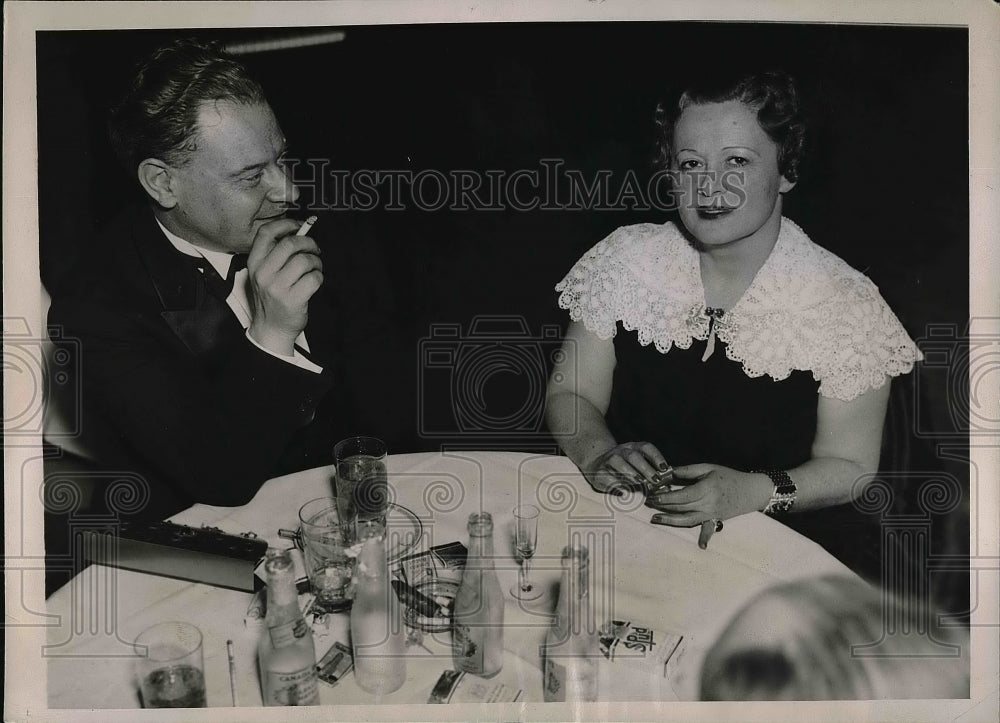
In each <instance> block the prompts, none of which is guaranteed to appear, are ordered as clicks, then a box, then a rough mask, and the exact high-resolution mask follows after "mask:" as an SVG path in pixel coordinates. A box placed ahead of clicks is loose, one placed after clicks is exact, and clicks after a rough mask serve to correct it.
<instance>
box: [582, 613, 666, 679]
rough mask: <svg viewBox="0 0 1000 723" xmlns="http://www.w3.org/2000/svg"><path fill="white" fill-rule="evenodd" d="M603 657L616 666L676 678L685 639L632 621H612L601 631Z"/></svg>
mask: <svg viewBox="0 0 1000 723" xmlns="http://www.w3.org/2000/svg"><path fill="white" fill-rule="evenodd" d="M599 637H600V641H601V654H602V655H604V657H605V658H607V659H608V660H609V661H611V662H613V663H616V664H617V663H621V664H624V665H630V666H634V667H636V668H639V669H642V670H643V671H645V672H647V673H649V674H652V675H656V676H662V677H664V678H669V677H672V673H673V671H674V669H675V668H676V667H677V663H678V660H679V659H680V658H681V657H682V655H683V653H684V636H683V635H678V634H676V633H668V632H664V631H662V630H657V629H655V628H651V627H647V626H644V625H642V624H640V623H636V622H632V621H631V620H610V621H608V622H607V623H605V624H604V625H603V626H602V627H601V630H600V636H599Z"/></svg>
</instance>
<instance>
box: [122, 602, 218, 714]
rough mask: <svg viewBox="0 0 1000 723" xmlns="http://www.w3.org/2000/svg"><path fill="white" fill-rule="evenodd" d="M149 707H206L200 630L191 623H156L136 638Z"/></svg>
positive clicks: (143, 700)
mask: <svg viewBox="0 0 1000 723" xmlns="http://www.w3.org/2000/svg"><path fill="white" fill-rule="evenodd" d="M135 652H136V653H137V654H138V655H139V656H140V657H139V662H138V666H139V685H140V688H141V690H142V704H143V706H144V707H146V708H205V707H206V703H205V667H204V661H203V658H202V650H201V631H200V630H198V628H197V627H195V626H194V625H191V624H190V623H181V622H168V623H157V624H156V625H153V626H152V627H150V628H147V629H146V630H143V631H142V632H141V633H140V634H139V637H137V638H136V639H135Z"/></svg>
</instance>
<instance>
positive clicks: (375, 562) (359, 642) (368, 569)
mask: <svg viewBox="0 0 1000 723" xmlns="http://www.w3.org/2000/svg"><path fill="white" fill-rule="evenodd" d="M382 530H383V531H382V533H381V534H369V535H368V536H367V537H365V538H364V543H363V546H362V548H361V554H360V555H358V573H357V582H356V584H355V588H354V606H353V607H352V608H351V643H352V645H353V646H354V680H355V681H356V682H357V684H358V685H359V686H360V687H361V688H362V689H363V690H365V691H367V692H369V693H372V694H374V695H388V694H389V693H392V692H394V691H396V690H399V688H400V687H402V685H403V683H405V682H406V658H405V657H404V656H405V655H406V633H405V631H404V630H403V617H402V612H401V610H400V606H399V600H398V599H397V598H396V594H395V593H394V592H392V590H391V589H390V587H389V564H388V561H387V559H386V552H385V533H384V528H382Z"/></svg>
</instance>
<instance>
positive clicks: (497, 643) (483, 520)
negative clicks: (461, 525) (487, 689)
mask: <svg viewBox="0 0 1000 723" xmlns="http://www.w3.org/2000/svg"><path fill="white" fill-rule="evenodd" d="M452 623H453V626H452V634H451V639H452V656H453V657H454V660H455V669H456V670H460V671H462V672H465V673H472V674H473V675H479V676H481V677H483V678H490V677H492V676H494V675H496V674H497V673H499V672H500V669H501V668H502V667H503V593H501V592H500V580H499V579H498V578H497V572H496V570H495V569H494V567H493V518H492V517H491V516H490V514H489V513H488V512H481V513H479V514H473V515H469V555H468V558H467V559H466V561H465V571H464V572H463V573H462V584H461V585H459V587H458V593H457V594H456V596H455V611H454V613H453V614H452Z"/></svg>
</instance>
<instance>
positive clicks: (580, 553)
mask: <svg viewBox="0 0 1000 723" xmlns="http://www.w3.org/2000/svg"><path fill="white" fill-rule="evenodd" d="M589 558H590V552H589V551H588V550H587V546H586V545H580V544H573V545H566V547H564V548H563V549H562V559H563V560H573V559H575V560H577V561H578V562H583V563H585V562H587V560H588V559H589Z"/></svg>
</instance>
